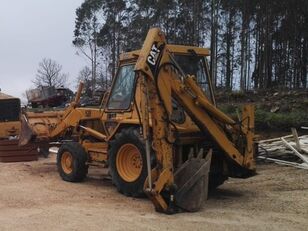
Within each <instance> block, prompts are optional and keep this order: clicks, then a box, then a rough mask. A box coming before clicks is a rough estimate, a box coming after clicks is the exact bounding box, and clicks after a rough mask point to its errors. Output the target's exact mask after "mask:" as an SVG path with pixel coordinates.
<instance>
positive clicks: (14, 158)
mask: <svg viewBox="0 0 308 231" xmlns="http://www.w3.org/2000/svg"><path fill="white" fill-rule="evenodd" d="M37 159H38V150H37V146H36V145H35V144H28V145H25V146H18V140H0V162H20V161H35V160H37Z"/></svg>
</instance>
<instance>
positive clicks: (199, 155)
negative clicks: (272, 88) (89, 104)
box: [21, 28, 255, 214]
mask: <svg viewBox="0 0 308 231" xmlns="http://www.w3.org/2000/svg"><path fill="white" fill-rule="evenodd" d="M207 56H209V50H208V49H205V48H199V47H193V46H180V45H170V44H167V42H166V39H165V35H164V34H163V33H162V32H161V31H160V30H159V29H157V28H153V29H151V30H150V31H149V32H148V35H147V37H146V40H145V42H144V45H143V47H142V49H141V50H138V51H133V52H128V53H124V54H122V55H121V57H120V63H119V68H118V72H117V75H116V76H115V77H114V79H113V84H112V87H111V89H110V92H109V94H108V96H106V97H107V98H105V99H103V100H102V102H104V103H102V105H101V106H100V107H99V108H81V107H78V102H79V98H80V94H81V89H82V85H81V86H80V89H79V90H78V94H77V96H76V99H75V101H74V102H73V103H72V104H71V105H70V106H69V107H68V108H67V109H66V110H65V111H64V112H61V113H56V114H53V115H47V114H46V115H45V117H44V118H43V117H41V115H33V114H32V115H31V114H25V115H24V119H23V128H22V135H21V138H22V139H21V143H24V144H25V143H27V142H29V140H31V139H34V138H36V139H39V140H40V139H49V140H50V139H59V137H67V136H70V135H71V134H75V137H77V138H76V139H75V141H72V142H65V143H63V144H62V146H61V147H60V148H59V151H58V155H57V166H58V171H59V173H60V176H61V177H62V178H63V179H64V180H66V181H71V182H76V181H82V180H83V179H84V178H85V177H86V175H87V172H88V167H89V166H90V165H92V164H96V165H97V163H99V164H100V165H102V166H103V167H108V168H109V172H110V175H111V178H112V182H113V183H114V184H115V185H116V187H117V189H118V191H119V192H121V193H123V194H125V195H127V196H134V197H138V196H141V195H143V194H144V193H145V194H146V195H147V196H148V197H149V198H150V199H151V201H152V202H153V204H154V206H155V209H156V210H157V211H159V212H164V213H170V214H171V213H176V212H178V211H197V210H199V209H200V208H201V206H202V204H203V202H204V200H206V198H207V193H208V185H209V187H210V188H215V187H217V186H218V185H220V184H222V183H223V182H224V181H225V180H226V179H227V178H228V177H241V178H245V177H249V176H252V175H254V174H255V160H254V152H255V149H254V110H253V106H252V105H247V106H245V107H244V108H243V115H242V118H241V120H238V121H235V120H233V119H231V118H230V117H228V116H227V115H225V114H224V113H223V112H221V111H220V110H218V109H217V107H216V103H215V98H214V94H213V88H212V82H211V78H210V74H209V68H208V63H207V59H206V57H207ZM50 118H52V119H50ZM76 135H77V136H76Z"/></svg>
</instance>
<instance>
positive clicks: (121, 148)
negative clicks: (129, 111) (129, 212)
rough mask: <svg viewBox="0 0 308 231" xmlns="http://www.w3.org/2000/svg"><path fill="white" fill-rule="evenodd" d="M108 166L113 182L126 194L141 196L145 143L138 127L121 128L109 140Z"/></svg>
mask: <svg viewBox="0 0 308 231" xmlns="http://www.w3.org/2000/svg"><path fill="white" fill-rule="evenodd" d="M109 168H110V174H111V177H112V182H113V184H115V185H116V187H117V189H118V191H119V192H121V193H123V194H124V195H126V196H132V197H140V196H143V195H144V193H143V185H144V181H145V179H146V178H147V166H146V152H145V145H144V143H143V142H142V140H141V137H140V135H139V132H138V129H136V128H135V129H134V128H128V129H123V130H121V132H119V133H118V134H116V136H115V139H114V140H112V141H111V142H110V149H109Z"/></svg>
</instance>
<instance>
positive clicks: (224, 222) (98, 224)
mask: <svg viewBox="0 0 308 231" xmlns="http://www.w3.org/2000/svg"><path fill="white" fill-rule="evenodd" d="M102 173H103V171H102V170H97V169H91V171H90V173H89V177H88V178H87V179H86V181H85V182H83V183H77V184H73V183H68V182H64V181H62V180H61V179H60V177H59V176H58V173H57V171H56V166H55V156H54V155H53V156H51V157H50V158H49V159H40V160H39V161H38V162H28V163H12V164H4V163H1V164H0V185H1V186H0V230H192V229H193V230H194V231H196V230H237V231H238V230H271V231H274V230H280V231H281V230H308V172H307V170H300V169H295V168H292V167H284V166H277V165H274V164H261V165H259V166H258V175H257V176H255V177H253V178H250V179H246V180H244V179H232V180H229V181H227V182H226V183H225V184H224V185H223V186H221V187H219V188H218V189H217V190H216V191H214V192H212V193H211V195H210V198H209V200H208V201H207V202H206V204H205V205H204V208H203V209H202V210H201V211H200V212H197V213H182V214H176V215H172V216H168V215H163V214H159V213H156V212H155V211H154V209H153V206H152V204H151V202H150V201H149V200H147V199H133V198H128V197H125V196H123V195H121V194H119V193H118V192H117V191H116V188H115V187H114V186H112V184H111V182H110V180H108V179H104V176H103V175H102Z"/></svg>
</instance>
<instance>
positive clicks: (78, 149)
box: [57, 142, 89, 182]
mask: <svg viewBox="0 0 308 231" xmlns="http://www.w3.org/2000/svg"><path fill="white" fill-rule="evenodd" d="M86 162H87V153H86V152H85V151H84V149H83V148H82V146H81V145H80V144H79V143H77V142H69V143H65V144H63V145H62V146H61V147H60V148H59V151H58V155H57V167H58V172H59V174H60V176H61V178H62V179H63V180H65V181H69V182H81V181H83V180H84V178H85V177H86V176H87V174H88V167H89V166H88V165H87V164H86Z"/></svg>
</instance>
